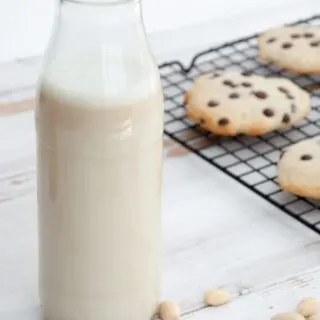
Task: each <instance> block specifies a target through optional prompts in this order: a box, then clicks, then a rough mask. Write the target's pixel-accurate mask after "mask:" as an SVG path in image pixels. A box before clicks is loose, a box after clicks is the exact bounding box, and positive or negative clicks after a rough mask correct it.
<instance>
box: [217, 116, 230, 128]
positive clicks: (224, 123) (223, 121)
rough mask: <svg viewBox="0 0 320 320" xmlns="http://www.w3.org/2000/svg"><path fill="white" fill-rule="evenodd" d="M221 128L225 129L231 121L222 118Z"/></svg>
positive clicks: (220, 121)
mask: <svg viewBox="0 0 320 320" xmlns="http://www.w3.org/2000/svg"><path fill="white" fill-rule="evenodd" d="M218 124H219V126H221V127H224V126H227V125H228V124H229V120H228V119H227V118H221V119H220V120H219V122H218Z"/></svg>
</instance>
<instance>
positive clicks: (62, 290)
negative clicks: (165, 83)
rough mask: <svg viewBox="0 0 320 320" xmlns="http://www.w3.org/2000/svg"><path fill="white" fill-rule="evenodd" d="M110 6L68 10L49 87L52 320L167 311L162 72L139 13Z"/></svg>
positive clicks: (54, 43)
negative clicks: (162, 293)
mask: <svg viewBox="0 0 320 320" xmlns="http://www.w3.org/2000/svg"><path fill="white" fill-rule="evenodd" d="M100 2H101V3H100ZM104 2H106V3H107V2H108V1H100V0H99V3H98V2H93V3H92V1H87V0H81V2H78V1H70V2H69V1H63V2H62V3H61V8H60V9H61V10H60V14H59V18H58V19H57V22H56V27H55V32H54V36H53V38H52V40H51V44H50V47H49V50H48V52H47V57H46V59H45V63H44V69H43V73H42V77H41V80H40V83H39V90H38V102H37V108H36V120H37V121H36V122H37V137H38V204H39V243H40V259H39V261H40V295H41V302H42V306H43V313H44V318H45V320H151V318H152V316H153V314H154V312H155V310H156V307H157V304H158V300H159V286H160V263H159V256H160V230H161V223H160V210H161V209H160V207H161V206H160V202H161V199H160V193H161V166H162V130H163V97H162V91H161V86H160V81H159V80H160V79H159V72H158V70H157V68H156V64H155V62H154V60H153V57H152V55H151V53H150V50H149V47H148V43H147V40H146V37H145V33H144V29H143V26H142V22H141V16H140V5H139V2H138V1H137V0H126V1H120V0H119V1H113V2H112V4H110V5H108V4H106V5H104V4H103V3H104Z"/></svg>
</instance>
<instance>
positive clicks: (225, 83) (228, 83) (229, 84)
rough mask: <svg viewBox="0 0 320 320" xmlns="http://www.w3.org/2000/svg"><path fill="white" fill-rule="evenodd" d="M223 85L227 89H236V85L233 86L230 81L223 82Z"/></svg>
mask: <svg viewBox="0 0 320 320" xmlns="http://www.w3.org/2000/svg"><path fill="white" fill-rule="evenodd" d="M223 84H224V85H226V86H228V87H231V88H236V87H237V85H236V84H234V83H233V82H232V81H230V80H225V81H223Z"/></svg>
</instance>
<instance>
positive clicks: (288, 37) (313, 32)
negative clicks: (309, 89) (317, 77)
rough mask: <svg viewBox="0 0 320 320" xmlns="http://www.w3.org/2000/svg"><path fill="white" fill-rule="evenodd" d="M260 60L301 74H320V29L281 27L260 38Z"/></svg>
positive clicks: (302, 26)
mask: <svg viewBox="0 0 320 320" xmlns="http://www.w3.org/2000/svg"><path fill="white" fill-rule="evenodd" d="M259 55H260V59H261V60H263V61H267V62H270V63H273V64H275V65H277V66H278V67H280V68H284V69H287V70H290V71H293V72H296V73H299V74H317V73H320V28H317V27H313V26H304V25H300V26H292V27H280V28H275V29H272V30H269V31H267V32H265V33H263V34H262V35H261V36H260V37H259Z"/></svg>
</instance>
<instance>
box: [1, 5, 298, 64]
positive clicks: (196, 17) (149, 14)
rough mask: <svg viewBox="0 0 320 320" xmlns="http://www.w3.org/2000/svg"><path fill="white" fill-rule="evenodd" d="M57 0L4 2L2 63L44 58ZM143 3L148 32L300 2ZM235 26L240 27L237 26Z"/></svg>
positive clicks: (2, 8)
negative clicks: (18, 59) (37, 57)
mask: <svg viewBox="0 0 320 320" xmlns="http://www.w3.org/2000/svg"><path fill="white" fill-rule="evenodd" d="M57 1H58V0H0V43H1V50H0V61H6V60H12V59H16V58H22V57H26V56H35V55H40V54H41V53H42V52H43V50H44V48H45V46H46V43H47V41H48V37H49V35H50V30H51V26H52V22H53V19H54V15H55V7H56V5H57ZM142 1H143V6H144V16H145V22H146V26H147V29H148V32H154V31H160V30H170V29H176V28H179V27H182V26H186V25H192V24H197V23H199V22H202V21H208V20H215V19H218V20H221V19H224V18H226V19H228V21H230V18H232V17H235V19H236V17H237V16H243V15H244V14H251V15H255V14H256V13H259V12H260V13H261V12H264V11H265V10H266V9H269V8H277V7H279V8H280V7H281V6H283V5H287V8H288V10H290V9H291V8H293V7H294V6H295V4H296V3H297V2H298V1H297V0H142ZM300 2H301V1H300ZM279 10H280V9H279ZM281 10H283V8H281ZM269 18H270V17H269ZM269 18H268V17H265V19H269ZM228 23H229V22H228ZM229 24H230V23H229ZM229 27H230V26H229ZM233 27H234V28H237V26H236V25H234V26H233ZM222 32H223V30H222Z"/></svg>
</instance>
